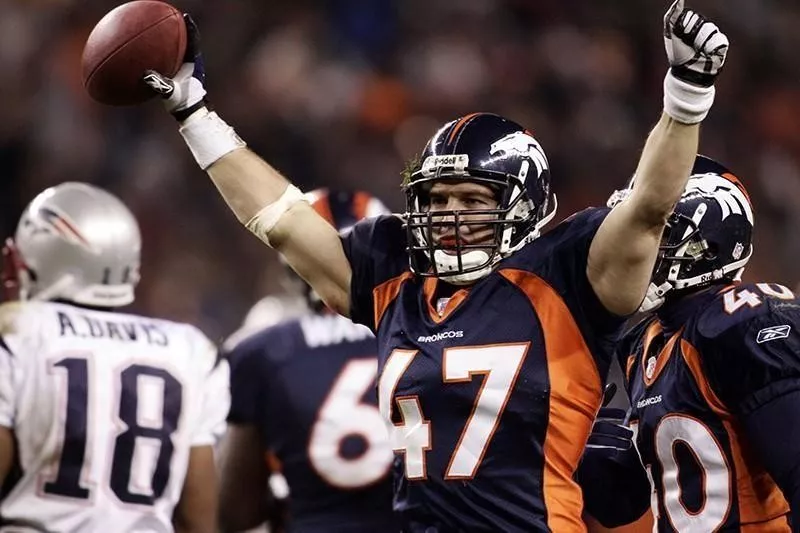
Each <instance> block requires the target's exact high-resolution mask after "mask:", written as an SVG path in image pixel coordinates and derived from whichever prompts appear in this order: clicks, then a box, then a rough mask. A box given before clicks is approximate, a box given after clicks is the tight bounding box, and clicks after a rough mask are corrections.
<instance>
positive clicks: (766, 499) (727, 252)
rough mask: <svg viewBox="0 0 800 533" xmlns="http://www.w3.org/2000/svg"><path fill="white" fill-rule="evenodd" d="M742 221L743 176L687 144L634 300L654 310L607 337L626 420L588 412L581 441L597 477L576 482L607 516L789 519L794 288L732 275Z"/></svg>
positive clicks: (672, 525)
mask: <svg viewBox="0 0 800 533" xmlns="http://www.w3.org/2000/svg"><path fill="white" fill-rule="evenodd" d="M622 197H624V195H622ZM619 201H620V196H619V195H618V197H617V198H616V202H619ZM622 203H623V204H624V200H623V201H622ZM753 222H754V219H753V208H752V205H751V203H750V198H749V197H748V194H747V192H746V190H745V189H744V187H743V186H742V184H741V182H740V181H739V180H738V179H737V178H736V177H735V176H734V175H733V174H731V173H730V171H728V170H727V169H726V168H724V167H723V166H721V165H719V164H717V163H715V162H713V161H711V160H709V159H707V158H704V157H702V156H698V158H697V162H696V164H695V167H694V170H693V175H692V177H691V178H690V179H689V183H688V185H687V187H686V190H685V192H684V193H683V196H682V197H681V199H680V201H679V202H678V204H677V206H676V207H675V211H674V213H673V214H672V216H671V217H670V219H669V222H668V225H667V228H666V230H665V232H664V237H663V240H662V243H661V248H660V250H661V252H660V258H659V263H658V266H657V268H656V270H655V271H654V274H653V280H652V283H651V284H650V289H649V290H648V296H647V299H646V300H645V303H644V305H643V310H644V311H653V310H655V312H654V313H653V314H652V315H650V316H649V317H647V318H646V319H644V320H643V321H641V322H640V323H639V324H637V325H636V326H635V327H633V328H632V329H631V331H629V332H628V333H627V334H626V335H624V337H623V338H622V340H621V342H620V344H619V346H618V351H617V354H618V357H619V360H620V362H621V364H622V366H623V368H624V369H625V374H626V379H627V389H628V394H629V397H630V402H631V412H630V414H629V419H630V421H629V423H630V431H626V429H625V427H624V425H622V423H621V422H622V421H621V420H619V419H618V420H617V421H611V420H604V421H602V422H598V424H597V425H596V427H595V429H594V431H593V435H592V438H591V441H590V442H593V443H594V444H595V445H599V446H594V445H593V446H590V447H589V448H588V449H587V459H586V462H587V464H589V465H591V467H590V468H592V471H591V472H586V473H587V475H588V476H590V478H591V479H592V480H594V481H596V482H597V483H594V484H593V483H587V482H586V479H582V480H581V482H582V484H583V485H584V486H585V488H586V503H587V509H588V510H589V512H590V514H592V515H593V516H594V518H596V519H597V520H599V521H600V523H601V524H603V525H605V526H612V525H614V526H615V525H620V524H624V523H626V522H633V521H634V520H635V519H637V518H638V517H639V516H641V515H642V514H643V513H644V512H645V511H646V509H647V507H648V504H652V513H653V515H654V516H655V519H656V521H657V526H658V530H659V531H679V532H684V531H690V532H691V531H750V530H752V531H790V530H791V529H790V525H789V524H790V523H791V524H794V526H793V528H794V529H793V530H795V531H796V530H797V528H798V525H799V524H800V514H798V513H800V476H799V475H798V472H800V334H798V327H800V300H798V299H797V298H796V297H795V295H794V294H793V293H792V291H791V290H789V289H788V288H786V287H784V286H783V285H780V284H777V283H741V282H740V281H739V279H740V278H741V274H742V271H743V270H744V268H745V265H746V264H747V262H748V260H749V259H750V257H751V255H752V253H753V245H752V232H753ZM617 418H619V417H617ZM630 440H633V441H634V442H635V445H636V446H635V448H633V447H632V446H629V444H630ZM603 444H605V445H606V447H603ZM637 449H638V454H639V455H640V456H641V462H639V457H638V456H637V453H636V450H637ZM642 465H643V466H644V468H642ZM584 470H586V469H585V467H584V466H583V465H582V468H581V472H582V473H583V471H584ZM647 478H649V480H650V483H652V487H653V496H652V502H650V490H648V488H649V487H647V486H645V488H644V489H642V485H643V484H642V482H641V480H642V479H645V480H646V479H647ZM609 479H615V480H616V481H615V482H614V486H615V487H616V489H617V492H616V494H614V495H613V496H612V495H611V494H610V492H609V490H608V483H607V481H606V480H609ZM650 483H648V484H647V485H649V484H650ZM626 489H627V490H626ZM631 489H633V490H635V491H638V492H636V493H632V492H631ZM620 502H624V503H623V504H620ZM790 508H791V516H792V520H791V522H789V521H788V518H789V513H790Z"/></svg>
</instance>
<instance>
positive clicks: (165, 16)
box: [81, 0, 186, 106]
mask: <svg viewBox="0 0 800 533" xmlns="http://www.w3.org/2000/svg"><path fill="white" fill-rule="evenodd" d="M185 53H186V24H185V23H184V21H183V15H182V13H181V12H180V11H178V10H177V9H175V8H174V7H172V6H171V5H169V4H167V3H164V2H158V1H156V0H135V1H134V2H128V3H126V4H122V5H121V6H118V7H116V8H114V9H112V10H111V11H109V12H108V13H107V14H106V15H105V16H104V17H103V18H102V19H100V22H98V23H97V25H96V26H95V27H94V29H93V30H92V33H91V34H90V35H89V38H88V39H87V40H86V45H85V46H84V48H83V56H82V58H81V70H82V76H83V85H84V87H86V90H87V91H88V92H89V95H90V96H91V97H92V98H93V99H94V100H96V101H98V102H100V103H103V104H108V105H115V106H123V105H133V104H139V103H141V102H144V101H145V100H148V99H150V98H152V97H153V92H152V91H151V90H150V89H148V87H147V85H145V83H144V82H143V81H142V76H143V75H144V73H145V71H146V70H151V69H152V70H155V71H156V72H159V73H161V74H164V75H165V76H174V75H175V74H176V73H177V72H178V69H179V68H180V66H181V63H182V62H183V57H184V54H185Z"/></svg>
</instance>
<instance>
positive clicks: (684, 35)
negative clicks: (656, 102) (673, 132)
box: [664, 0, 729, 124]
mask: <svg viewBox="0 0 800 533" xmlns="http://www.w3.org/2000/svg"><path fill="white" fill-rule="evenodd" d="M683 2H684V0H675V2H674V3H673V4H672V6H671V7H670V8H669V10H668V11H667V14H666V15H665V16H664V47H665V48H666V51H667V58H668V59H669V64H670V69H669V72H668V73H667V76H666V78H665V79H664V111H665V112H666V113H667V114H668V115H669V116H671V117H672V118H674V119H675V120H677V121H679V122H683V123H684V124H696V123H698V122H701V121H702V120H703V119H704V118H705V117H706V115H707V114H708V111H709V110H710V109H711V106H712V105H713V103H714V95H715V91H714V81H715V80H716V78H717V75H718V74H719V72H720V70H721V69H722V66H723V65H724V64H725V57H726V55H727V53H728V46H729V43H728V38H727V37H726V36H725V34H724V33H722V32H721V31H720V29H719V28H718V27H717V25H716V24H714V23H713V22H710V21H709V20H707V19H706V18H705V17H703V16H702V15H700V14H698V13H696V12H694V11H692V10H691V9H684V7H683Z"/></svg>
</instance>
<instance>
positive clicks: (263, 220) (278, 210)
mask: <svg viewBox="0 0 800 533" xmlns="http://www.w3.org/2000/svg"><path fill="white" fill-rule="evenodd" d="M299 202H308V199H307V198H306V197H305V195H303V193H302V192H300V189H298V188H297V187H295V186H294V185H291V184H289V186H288V187H286V190H285V191H283V194H282V195H281V197H280V198H278V199H277V200H276V201H274V202H272V203H271V204H269V205H268V206H266V207H264V208H262V209H261V211H259V212H258V213H256V215H255V216H254V217H253V218H251V219H250V220H249V221H248V222H247V224H245V226H246V227H247V229H249V230H250V232H251V233H252V234H253V235H255V236H256V237H258V238H259V239H261V240H262V241H264V243H265V244H266V245H267V246H272V245H271V244H270V242H269V232H271V231H272V229H273V228H274V227H275V225H276V224H277V223H278V221H279V220H280V219H281V217H282V216H283V215H284V214H285V213H286V212H287V211H288V210H289V209H291V208H292V206H294V205H295V204H297V203H299Z"/></svg>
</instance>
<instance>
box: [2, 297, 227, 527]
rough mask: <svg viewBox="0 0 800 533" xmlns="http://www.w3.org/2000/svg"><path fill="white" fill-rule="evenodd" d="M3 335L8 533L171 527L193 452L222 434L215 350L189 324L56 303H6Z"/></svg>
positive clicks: (222, 379) (223, 374)
mask: <svg viewBox="0 0 800 533" xmlns="http://www.w3.org/2000/svg"><path fill="white" fill-rule="evenodd" d="M0 335H1V337H0V340H2V342H0V425H3V426H6V427H9V428H12V429H13V430H14V433H15V437H16V440H17V448H18V455H19V464H20V467H21V469H22V477H21V479H20V480H19V482H18V483H17V484H16V485H15V486H14V487H13V489H12V490H11V491H10V492H9V494H8V495H7V496H6V497H5V499H4V500H3V501H2V503H0V516H2V519H3V523H4V524H7V525H6V526H4V527H3V528H2V529H0V531H9V532H10V531H14V532H18V531H19V532H21V531H58V532H98V531H114V532H119V533H123V532H142V533H143V532H153V533H161V532H171V531H173V527H172V514H173V509H174V508H175V505H176V504H177V502H178V500H179V499H180V495H181V491H182V489H183V482H184V479H185V477H186V471H187V466H188V461H189V451H190V448H191V447H193V446H207V445H214V444H216V442H217V440H218V439H219V438H220V437H221V436H222V433H223V432H224V431H225V418H226V416H227V413H228V409H229V405H230V393H229V376H228V365H227V362H225V361H222V360H220V359H219V358H218V356H217V350H216V348H215V347H214V346H213V344H212V343H211V342H210V341H209V340H208V339H207V338H206V337H205V336H204V335H203V334H202V333H201V332H200V331H199V330H197V329H196V328H194V327H193V326H190V325H187V324H179V323H174V322H168V321H165V320H157V319H151V318H144V317H140V316H135V315H127V314H122V313H113V312H104V311H92V310H86V309H82V308H79V307H75V306H70V305H66V304H57V303H49V302H25V303H13V304H6V305H4V306H2V307H1V308H0Z"/></svg>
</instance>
